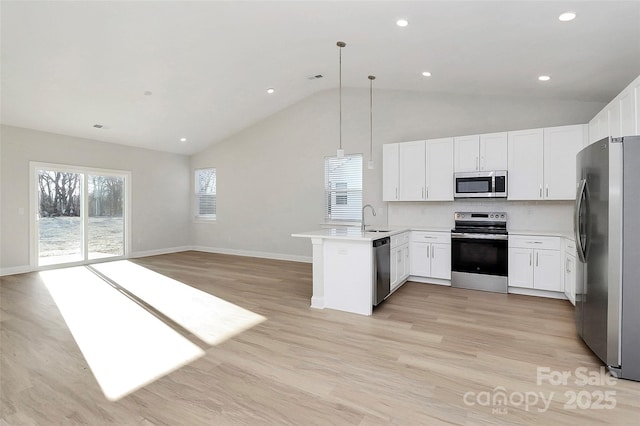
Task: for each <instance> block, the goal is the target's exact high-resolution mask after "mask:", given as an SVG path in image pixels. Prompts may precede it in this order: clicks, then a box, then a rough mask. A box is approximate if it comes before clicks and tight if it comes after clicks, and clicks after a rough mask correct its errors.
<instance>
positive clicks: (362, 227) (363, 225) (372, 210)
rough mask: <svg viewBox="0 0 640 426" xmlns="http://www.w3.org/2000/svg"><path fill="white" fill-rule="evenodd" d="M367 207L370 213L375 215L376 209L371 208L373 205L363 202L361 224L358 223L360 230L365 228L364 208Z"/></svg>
mask: <svg viewBox="0 0 640 426" xmlns="http://www.w3.org/2000/svg"><path fill="white" fill-rule="evenodd" d="M367 207H369V208H370V209H371V213H373V215H374V216H375V215H376V211H375V210H374V209H373V206H372V205H371V204H365V205H364V206H362V222H361V223H362V225H360V230H361V231H362V232H364V228H365V226H366V225H365V224H364V209H366V208H367Z"/></svg>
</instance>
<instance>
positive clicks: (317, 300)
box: [311, 296, 324, 309]
mask: <svg viewBox="0 0 640 426" xmlns="http://www.w3.org/2000/svg"><path fill="white" fill-rule="evenodd" d="M311 307H312V308H315V309H324V297H318V296H313V297H311Z"/></svg>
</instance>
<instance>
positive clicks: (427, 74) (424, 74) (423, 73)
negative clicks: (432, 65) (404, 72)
mask: <svg viewBox="0 0 640 426" xmlns="http://www.w3.org/2000/svg"><path fill="white" fill-rule="evenodd" d="M422 76H423V77H431V73H430V72H429V71H423V72H422Z"/></svg>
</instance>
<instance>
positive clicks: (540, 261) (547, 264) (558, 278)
mask: <svg viewBox="0 0 640 426" xmlns="http://www.w3.org/2000/svg"><path fill="white" fill-rule="evenodd" d="M534 254H535V268H534V272H533V276H534V284H533V288H535V289H536V290H547V291H560V292H561V291H564V288H563V287H562V266H561V265H562V263H561V260H560V250H535V253H534Z"/></svg>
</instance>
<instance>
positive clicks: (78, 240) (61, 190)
mask: <svg viewBox="0 0 640 426" xmlns="http://www.w3.org/2000/svg"><path fill="white" fill-rule="evenodd" d="M32 176H33V177H34V178H35V181H36V183H35V185H33V186H32V187H34V189H35V192H36V193H35V196H34V198H33V199H34V209H33V210H34V212H33V218H34V222H35V223H34V247H35V250H34V263H35V266H47V265H58V264H67V263H84V262H87V261H90V260H96V259H103V258H114V257H124V256H125V255H126V254H127V241H128V238H127V232H128V227H127V225H126V222H127V220H126V218H127V216H126V213H127V208H128V206H127V205H126V204H127V202H126V199H127V197H126V194H127V185H128V180H129V178H128V176H129V175H128V173H126V172H119V171H111V170H90V169H84V168H77V167H73V166H60V165H51V164H39V163H33V164H32Z"/></svg>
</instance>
